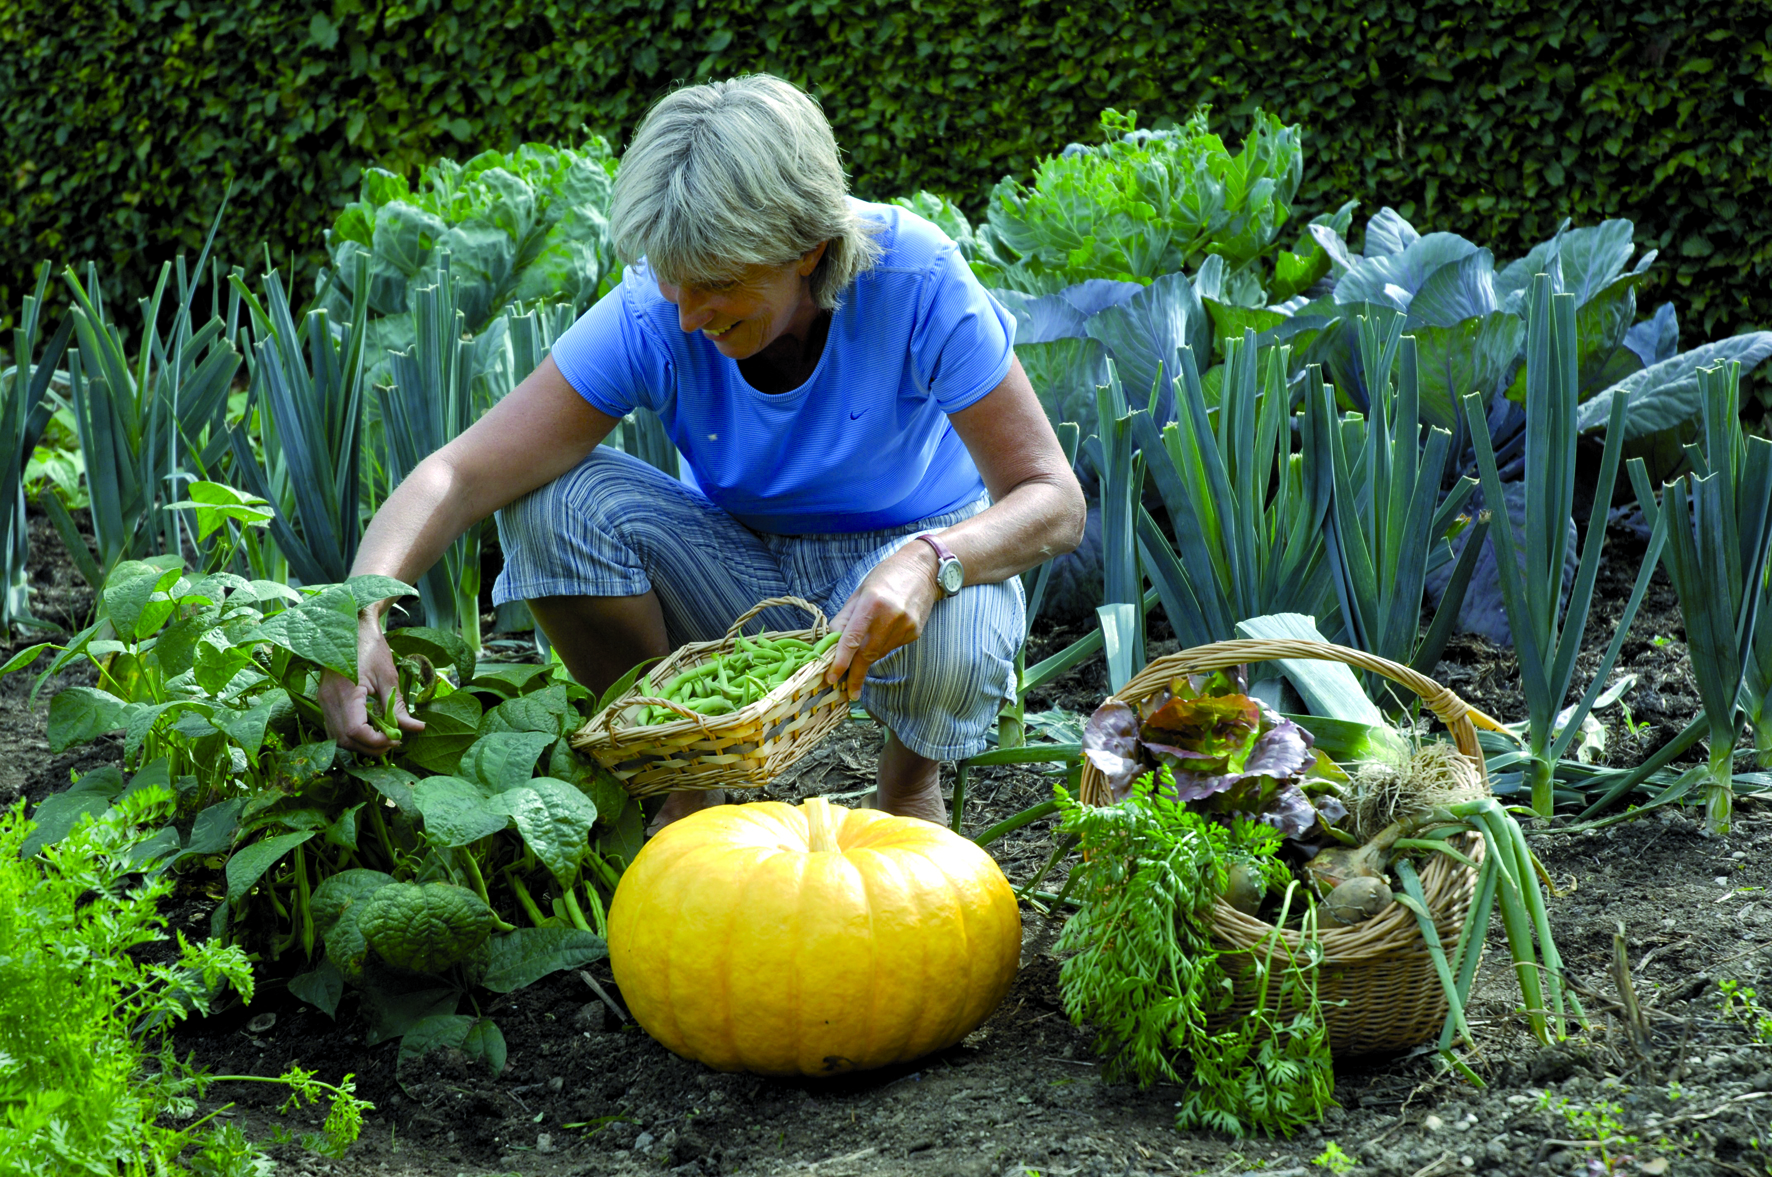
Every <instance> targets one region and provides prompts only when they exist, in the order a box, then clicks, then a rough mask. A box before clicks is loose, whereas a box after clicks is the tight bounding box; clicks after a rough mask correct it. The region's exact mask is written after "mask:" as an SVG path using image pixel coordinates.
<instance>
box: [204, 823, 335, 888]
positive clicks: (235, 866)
mask: <svg viewBox="0 0 1772 1177" xmlns="http://www.w3.org/2000/svg"><path fill="white" fill-rule="evenodd" d="M313 836H314V831H313V830H301V831H299V832H297V833H293V834H283V835H281V836H279V837H276V838H266V839H265V840H264V841H262V842H254V843H253V844H252V845H250V846H248V847H246V848H245V849H244V850H241V851H240V852H239V853H237V854H235V855H234V856H233V857H232V858H230V859H228V865H227V869H226V871H225V873H226V874H227V876H228V902H229V903H237V902H239V901H240V900H241V899H242V898H244V897H245V895H246V893H247V892H248V891H250V890H252V888H253V887H254V886H255V885H257V883H258V881H259V880H260V879H262V878H264V875H265V872H266V871H268V870H270V869H271V868H272V867H273V866H275V865H276V864H277V860H278V859H280V858H282V857H283V856H284V855H285V854H287V853H289V852H290V851H291V850H294V849H295V848H296V847H297V846H300V845H301V844H302V843H303V842H306V841H307V840H308V839H309V838H312V837H313Z"/></svg>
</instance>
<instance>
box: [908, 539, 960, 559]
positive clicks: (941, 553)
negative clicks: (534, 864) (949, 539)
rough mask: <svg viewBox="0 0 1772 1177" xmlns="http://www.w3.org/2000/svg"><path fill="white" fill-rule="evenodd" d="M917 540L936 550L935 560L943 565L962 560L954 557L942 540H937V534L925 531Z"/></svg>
mask: <svg viewBox="0 0 1772 1177" xmlns="http://www.w3.org/2000/svg"><path fill="white" fill-rule="evenodd" d="M917 538H918V539H920V540H922V541H923V542H924V543H926V544H928V545H929V546H930V547H932V548H934V549H935V558H936V559H937V560H940V561H942V562H943V563H946V562H947V561H949V560H958V559H959V558H960V557H958V556H956V555H954V553H953V552H951V551H949V550H948V546H947V545H946V544H944V543H942V542H941V541H940V540H938V539H936V538H935V533H934V532H932V531H925V532H924V533H923V534H922V535H919V536H918V537H917Z"/></svg>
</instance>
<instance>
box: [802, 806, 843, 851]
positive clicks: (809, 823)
mask: <svg viewBox="0 0 1772 1177" xmlns="http://www.w3.org/2000/svg"><path fill="white" fill-rule="evenodd" d="M800 808H801V809H802V810H804V811H805V813H806V849H807V850H809V851H811V852H812V853H813V854H822V853H825V852H827V851H835V850H840V849H842V847H840V846H838V845H837V829H836V827H837V825H838V824H839V822H840V820H841V819H840V818H838V816H837V814H835V813H833V812H832V810H833V809H834V808H835V806H833V805H832V804H831V803H830V802H829V801H826V800H825V799H824V798H823V797H808V798H806V800H804V801H802V802H801V803H800Z"/></svg>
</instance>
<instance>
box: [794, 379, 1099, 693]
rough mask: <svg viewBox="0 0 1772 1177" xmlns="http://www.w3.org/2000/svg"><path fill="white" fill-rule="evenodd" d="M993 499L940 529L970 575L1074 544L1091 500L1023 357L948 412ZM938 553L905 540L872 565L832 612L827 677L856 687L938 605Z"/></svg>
mask: <svg viewBox="0 0 1772 1177" xmlns="http://www.w3.org/2000/svg"><path fill="white" fill-rule="evenodd" d="M948 419H949V420H950V421H952V422H953V425H954V432H956V433H958V434H959V435H960V440H961V441H963V442H965V443H966V450H967V452H968V453H970V454H971V455H972V460H973V462H974V463H976V464H977V466H978V472H979V474H980V475H981V476H982V477H983V478H984V484H985V487H986V489H988V490H989V491H990V492H991V505H990V507H988V508H987V509H985V510H983V511H981V512H979V513H978V514H977V515H974V516H973V517H972V518H970V519H966V520H962V521H961V522H959V523H956V524H955V525H954V526H952V527H949V528H945V529H943V530H942V531H940V532H938V533H937V538H939V539H940V540H941V541H942V543H943V544H945V545H947V547H948V548H949V549H950V550H952V552H953V553H954V555H956V556H958V557H959V558H960V562H961V564H963V565H965V568H966V583H967V584H994V583H996V582H998V581H1003V580H1007V579H1008V578H1009V577H1011V576H1014V575H1016V574H1017V573H1019V572H1022V571H1024V570H1025V569H1028V568H1032V567H1034V566H1035V565H1037V564H1041V563H1044V562H1045V561H1047V560H1049V559H1051V558H1052V557H1054V556H1058V555H1062V554H1064V553H1065V552H1068V551H1070V550H1071V549H1073V548H1075V547H1076V546H1077V544H1078V543H1079V542H1081V540H1082V538H1083V523H1084V520H1085V518H1086V516H1087V511H1088V507H1087V504H1086V503H1085V502H1084V500H1083V490H1082V488H1081V487H1080V486H1078V485H1077V478H1076V475H1075V474H1074V473H1072V471H1071V467H1070V463H1068V462H1066V461H1065V457H1064V450H1063V449H1062V448H1061V447H1060V446H1059V444H1058V437H1057V435H1055V434H1054V433H1053V432H1052V425H1051V423H1050V422H1048V421H1047V420H1046V413H1045V411H1044V410H1043V409H1041V408H1040V402H1039V399H1038V398H1037V397H1036V396H1035V395H1034V389H1033V385H1031V384H1029V383H1028V378H1027V373H1026V372H1024V371H1022V368H1021V361H1020V360H1015V361H1013V362H1012V363H1011V364H1010V367H1009V374H1008V375H1007V376H1006V377H1004V378H1003V383H1001V384H999V385H998V386H997V387H996V388H994V389H992V390H991V391H990V392H989V393H988V394H986V395H985V397H984V398H983V399H982V400H980V401H978V402H977V403H976V404H973V405H972V406H971V407H969V408H966V409H962V410H961V411H960V412H958V413H954V414H952V415H951V416H950V417H949V418H948ZM935 569H936V559H935V552H934V550H933V549H932V548H930V546H929V545H928V544H924V543H910V544H906V545H905V546H904V547H902V548H900V549H899V550H898V551H897V552H895V553H893V554H892V555H891V556H888V557H887V558H886V559H885V560H883V561H881V562H880V564H879V565H878V566H877V567H876V568H875V569H874V570H873V571H872V572H870V573H869V574H868V576H867V579H866V580H864V581H862V583H861V587H860V588H858V589H857V590H856V591H855V595H854V596H852V597H850V598H849V600H848V602H847V603H846V604H844V606H843V608H842V609H841V610H840V611H839V612H838V614H837V616H836V618H835V619H834V621H833V624H835V625H836V626H837V627H838V628H840V629H842V630H843V638H842V640H841V641H840V642H839V643H838V649H837V657H836V661H835V662H834V663H833V665H832V667H831V672H830V674H829V675H828V676H827V679H828V681H830V682H837V681H839V680H846V683H845V686H846V689H847V691H848V693H849V694H850V696H851V697H854V696H855V695H858V694H860V693H861V685H862V681H863V680H864V679H865V678H866V677H867V672H868V667H870V666H872V665H873V664H874V663H875V662H876V661H878V660H879V659H881V658H883V657H885V656H886V655H887V654H888V653H890V652H891V651H893V650H895V649H897V648H898V647H899V646H902V645H906V644H908V643H910V642H913V641H915V640H916V639H917V637H918V636H919V635H920V634H921V633H922V632H923V624H924V623H925V622H926V621H927V620H928V618H929V611H930V610H931V609H933V608H934V607H935V601H936V599H937V591H936V587H935Z"/></svg>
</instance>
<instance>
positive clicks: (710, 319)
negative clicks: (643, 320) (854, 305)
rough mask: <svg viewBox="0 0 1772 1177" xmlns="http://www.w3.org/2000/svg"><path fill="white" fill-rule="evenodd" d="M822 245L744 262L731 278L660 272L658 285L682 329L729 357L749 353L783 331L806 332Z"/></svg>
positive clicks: (813, 306) (812, 311)
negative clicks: (704, 279) (777, 262)
mask: <svg viewBox="0 0 1772 1177" xmlns="http://www.w3.org/2000/svg"><path fill="white" fill-rule="evenodd" d="M824 250H825V247H824V246H823V245H822V244H821V245H819V246H817V247H815V248H814V249H812V250H811V251H810V252H809V253H807V254H806V255H805V256H804V257H802V258H800V260H799V261H796V262H789V263H788V264H787V265H785V266H766V265H752V266H747V267H745V270H744V272H743V273H741V274H740V275H739V276H738V277H737V278H736V279H734V280H732V281H730V282H723V283H717V284H706V283H699V282H685V283H683V284H682V285H680V286H677V285H672V284H671V283H669V282H666V281H665V280H664V279H662V278H660V279H659V280H658V290H659V293H660V294H662V295H664V296H665V298H666V299H667V300H668V301H669V302H670V303H672V304H673V305H674V306H675V307H676V308H677V322H678V324H679V325H680V326H681V327H682V328H683V330H684V331H686V332H695V331H699V332H701V333H702V334H703V335H704V336H706V337H707V338H708V339H709V340H710V341H711V342H712V343H713V345H714V346H715V347H716V348H718V349H719V351H720V354H721V355H723V356H726V357H728V358H729V359H734V360H744V359H749V358H750V357H752V356H754V355H756V354H757V353H758V352H760V351H762V350H763V349H764V348H766V347H768V346H769V345H770V344H772V343H774V342H775V341H776V340H777V339H780V338H781V337H782V336H783V335H787V334H790V333H791V334H793V335H795V336H796V337H801V338H804V336H805V333H806V330H807V328H808V327H810V325H811V323H812V320H813V319H814V318H816V317H817V314H818V305H817V304H816V303H814V302H813V301H812V293H811V287H810V284H809V283H808V281H807V279H808V278H810V277H811V275H812V271H813V270H815V269H817V268H818V263H819V259H821V258H822V257H824Z"/></svg>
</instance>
